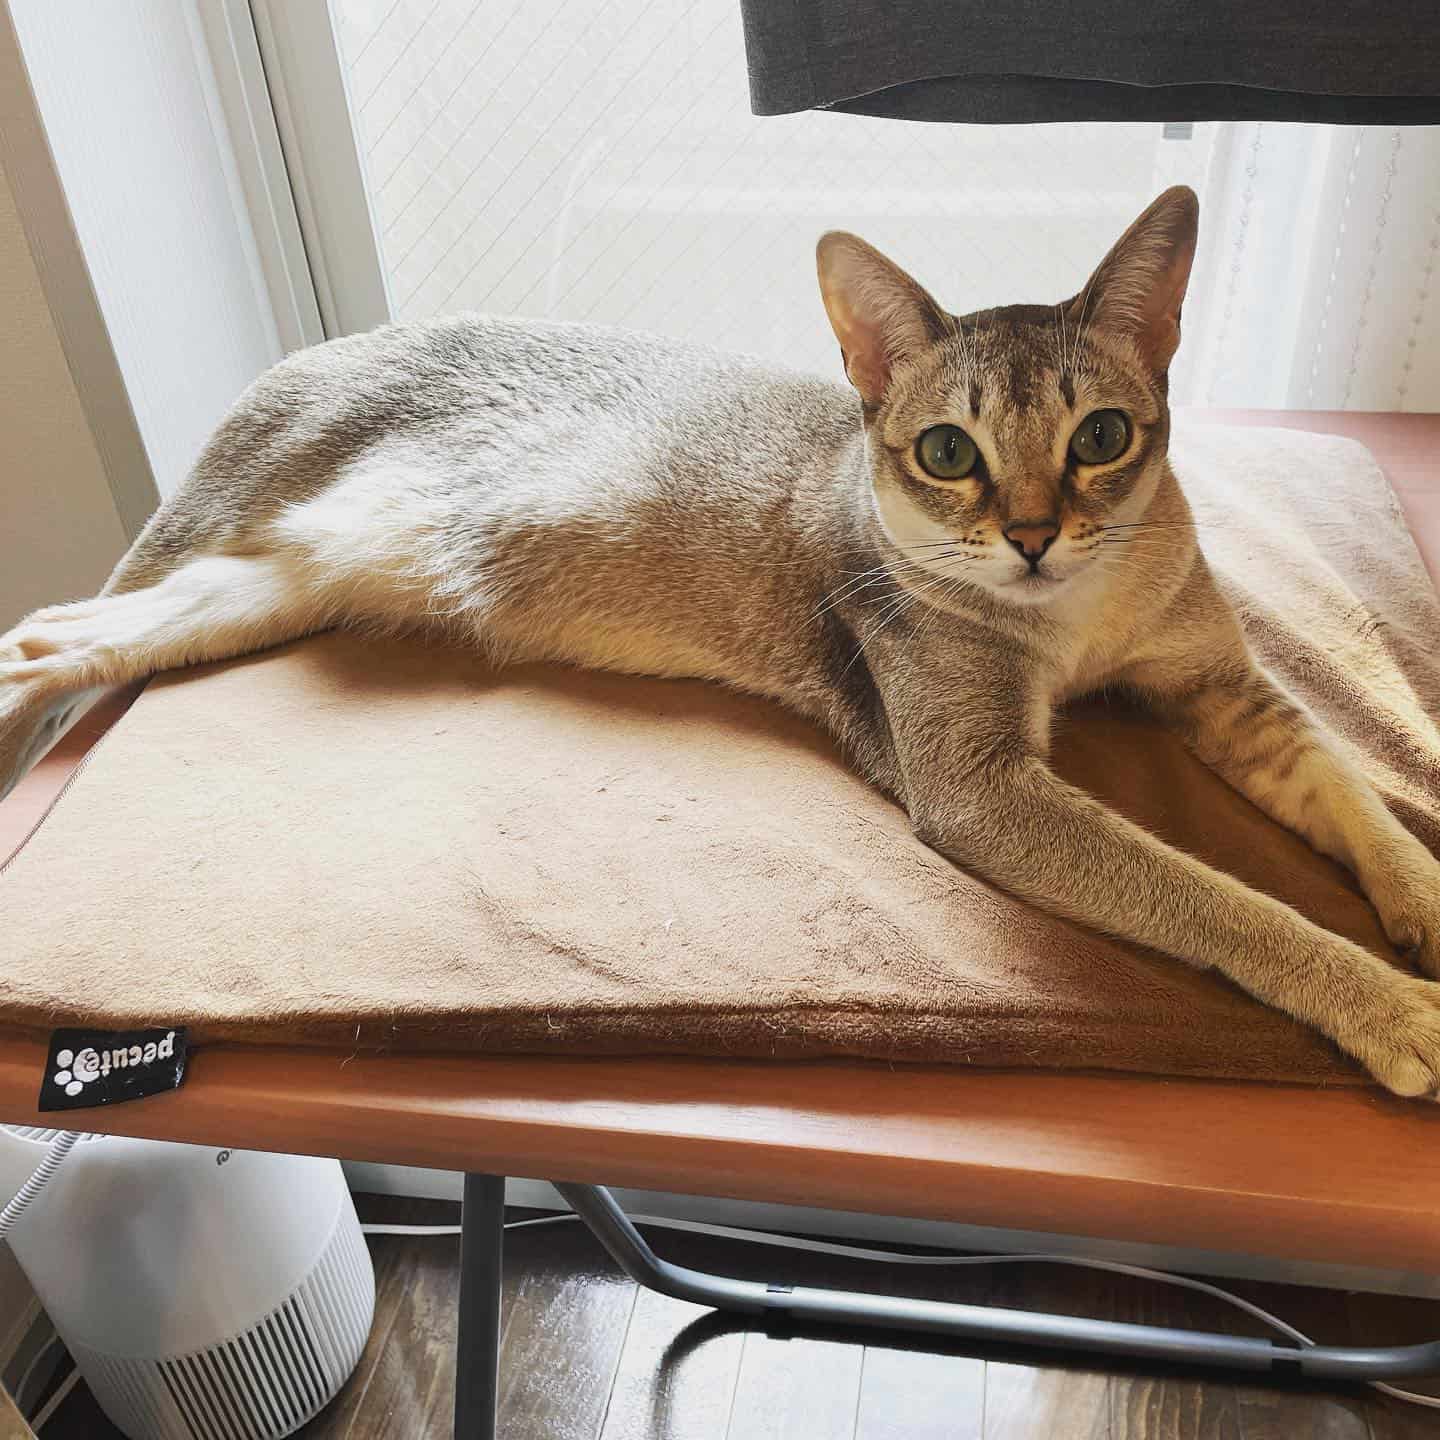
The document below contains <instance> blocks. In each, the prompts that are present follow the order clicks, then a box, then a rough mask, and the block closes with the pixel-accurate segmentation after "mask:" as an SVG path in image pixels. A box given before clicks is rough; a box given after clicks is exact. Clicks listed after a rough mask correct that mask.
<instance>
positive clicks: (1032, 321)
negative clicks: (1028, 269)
mask: <svg viewBox="0 0 1440 1440" xmlns="http://www.w3.org/2000/svg"><path fill="white" fill-rule="evenodd" d="M1198 216H1199V203H1198V201H1197V200H1196V198H1195V193H1194V191H1192V190H1189V189H1187V188H1186V187H1184V186H1177V187H1176V188H1174V189H1172V190H1167V191H1166V192H1165V193H1164V194H1163V195H1161V196H1160V198H1159V199H1158V200H1156V201H1155V202H1154V204H1152V205H1151V206H1150V208H1149V209H1148V210H1146V211H1145V213H1144V214H1143V215H1141V216H1140V218H1139V219H1138V220H1136V222H1135V223H1134V224H1133V225H1132V226H1131V227H1130V228H1129V229H1128V230H1127V231H1126V232H1125V234H1124V235H1123V236H1122V237H1121V238H1120V240H1119V241H1118V243H1117V244H1116V245H1115V248H1114V249H1113V250H1111V251H1110V253H1109V254H1108V255H1107V256H1106V257H1105V259H1104V260H1102V261H1101V262H1100V265H1099V267H1098V268H1097V269H1096V271H1095V273H1094V274H1093V275H1092V276H1091V277H1090V279H1089V281H1088V282H1087V283H1086V285H1085V287H1084V288H1083V289H1082V290H1081V291H1080V292H1079V294H1077V295H1076V296H1075V297H1074V298H1073V299H1071V300H1065V301H1062V302H1061V303H1060V304H1058V305H1010V306H1001V307H999V308H997V309H994V310H986V311H982V312H976V313H974V314H969V315H952V314H950V313H949V312H948V311H945V310H943V309H941V308H940V306H939V305H938V304H937V303H936V302H935V301H934V300H933V299H932V298H931V296H930V295H929V294H928V293H927V292H926V291H925V290H924V289H923V288H922V287H921V286H920V285H918V284H917V283H916V282H915V281H914V280H912V279H911V278H910V277H909V276H908V275H907V274H905V272H904V271H903V270H901V269H900V268H899V267H898V266H896V265H894V264H892V263H891V262H890V261H889V260H887V259H886V258H885V257H884V256H883V255H881V254H880V253H879V251H877V250H875V249H873V248H872V247H871V246H869V245H867V244H866V243H865V242H864V241H863V240H860V239H858V238H857V237H856V236H854V235H847V234H844V233H843V232H838V231H836V232H831V233H830V234H828V235H825V236H824V237H823V238H822V239H821V241H820V244H819V247H818V252H817V258H818V262H819V271H820V290H821V294H822V295H823V297H824V300H825V308H826V310H827V312H828V313H829V316H830V323H831V325H832V326H833V327H834V330H835V334H836V336H837V338H838V339H839V341H840V349H841V352H842V354H843V355H844V359H845V371H846V374H847V375H848V376H849V377H850V382H851V384H852V385H854V387H855V389H856V390H857V391H858V392H859V394H860V398H861V401H862V402H863V405H864V415H865V424H866V431H867V450H868V454H869V464H870V471H871V481H872V484H873V487H874V497H875V508H876V513H877V515H878V517H879V520H880V523H881V525H882V526H883V527H884V530H885V532H886V534H887V535H888V537H889V538H890V540H891V542H892V543H893V544H894V545H896V546H897V547H898V548H899V549H900V551H901V552H902V554H903V555H904V557H905V561H904V562H901V563H902V565H903V568H904V569H905V571H906V573H907V574H908V575H909V577H910V578H912V579H914V578H916V577H919V578H920V579H921V580H922V581H928V579H929V577H930V576H931V575H934V576H948V577H954V578H955V579H956V580H962V579H963V580H964V581H965V582H971V583H975V584H979V585H981V586H983V587H984V588H985V589H986V590H988V591H990V592H991V593H992V594H994V595H995V596H997V597H998V598H1002V599H1005V600H1007V601H1011V602H1013V603H1016V604H1044V603H1046V602H1048V601H1050V600H1051V599H1054V598H1056V597H1058V596H1059V595H1062V594H1063V593H1064V592H1065V591H1066V590H1067V589H1068V588H1069V587H1068V585H1067V583H1066V582H1068V581H1072V580H1074V579H1075V578H1076V577H1078V576H1080V575H1083V574H1086V573H1103V567H1104V562H1105V560H1106V558H1107V557H1115V556H1117V555H1120V554H1122V553H1123V552H1122V551H1120V550H1118V549H1107V548H1106V545H1107V541H1119V540H1122V539H1124V538H1125V537H1126V535H1127V533H1129V532H1127V531H1126V530H1125V529H1123V528H1121V527H1123V526H1126V525H1127V524H1129V525H1132V526H1133V524H1134V522H1135V521H1136V520H1137V519H1138V518H1139V516H1140V514H1141V513H1142V512H1143V511H1144V508H1145V506H1146V505H1147V504H1148V503H1149V501H1150V499H1151V497H1152V496H1153V494H1154V491H1155V486H1156V484H1157V483H1158V479H1159V475H1160V472H1161V467H1162V465H1163V462H1164V458H1165V452H1166V445H1167V442H1168V439H1169V409H1168V406H1167V404H1166V374H1167V370H1168V367H1169V364H1170V359H1171V357H1172V356H1173V355H1174V353H1175V349H1176V346H1177V345H1178V344H1179V343H1180V306H1181V302H1182V301H1183V300H1184V298H1185V287H1186V284H1187V282H1188V280H1189V278H1190V265H1191V261H1192V260H1193V258H1194V254H1195V236H1196V224H1197V220H1198ZM957 243H963V242H957ZM1107 527H1109V528H1107ZM912 566H914V567H919V568H918V569H912V568H911V567H912ZM1096 567H1101V568H1100V569H1099V570H1097V569H1096Z"/></svg>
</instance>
